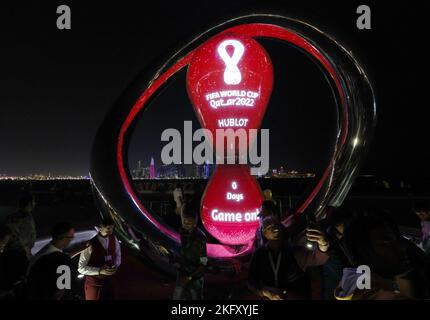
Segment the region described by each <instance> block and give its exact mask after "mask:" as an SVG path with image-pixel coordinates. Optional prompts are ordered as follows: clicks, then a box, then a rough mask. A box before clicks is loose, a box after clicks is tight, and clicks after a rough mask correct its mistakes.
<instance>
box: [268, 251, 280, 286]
mask: <svg viewBox="0 0 430 320" xmlns="http://www.w3.org/2000/svg"><path fill="white" fill-rule="evenodd" d="M281 257H282V252H281V251H280V252H279V254H278V259H277V261H276V267H275V263H274V262H273V257H272V252H271V251H270V250H269V259H270V266H271V267H272V270H273V274H274V276H275V287H276V288H277V287H278V272H279V267H280V265H281Z"/></svg>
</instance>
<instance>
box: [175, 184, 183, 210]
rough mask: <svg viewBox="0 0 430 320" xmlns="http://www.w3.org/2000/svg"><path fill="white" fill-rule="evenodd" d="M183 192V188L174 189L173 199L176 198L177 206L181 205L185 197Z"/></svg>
mask: <svg viewBox="0 0 430 320" xmlns="http://www.w3.org/2000/svg"><path fill="white" fill-rule="evenodd" d="M183 197H184V196H183V194H182V189H181V188H176V189H175V190H173V200H175V202H176V206H180V205H181V198H183Z"/></svg>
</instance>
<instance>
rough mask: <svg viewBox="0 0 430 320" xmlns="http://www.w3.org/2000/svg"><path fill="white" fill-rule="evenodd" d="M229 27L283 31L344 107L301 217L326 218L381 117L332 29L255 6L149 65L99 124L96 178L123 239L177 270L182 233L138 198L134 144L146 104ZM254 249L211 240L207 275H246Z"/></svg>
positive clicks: (255, 32)
mask: <svg viewBox="0 0 430 320" xmlns="http://www.w3.org/2000/svg"><path fill="white" fill-rule="evenodd" d="M224 32H230V33H235V34H240V35H245V36H249V37H253V38H256V39H257V40H258V39H261V38H264V39H277V40H281V41H282V42H285V43H288V44H289V45H292V46H294V47H296V48H297V49H299V50H301V51H302V52H303V53H304V54H306V55H307V56H308V57H309V58H310V59H312V60H313V61H314V62H315V63H316V64H317V65H318V66H319V67H320V70H321V71H322V72H323V73H324V74H325V77H326V79H327V81H328V82H329V84H330V86H331V88H332V92H333V95H334V97H335V101H336V106H337V114H338V117H337V135H336V141H335V143H334V145H333V146H331V147H332V149H333V153H332V156H331V158H330V161H329V162H328V163H327V165H326V169H325V171H324V173H323V174H322V175H321V176H320V177H318V179H317V182H316V184H315V185H314V186H313V188H312V190H311V191H310V192H309V193H308V194H306V195H305V197H304V198H303V201H301V202H300V203H299V204H298V205H297V206H296V208H295V210H294V213H295V217H296V218H299V217H300V216H303V215H304V214H307V213H308V212H312V213H313V214H315V215H316V216H317V218H321V217H323V215H324V210H323V209H324V208H325V207H326V206H328V205H330V206H339V205H340V204H341V203H342V201H343V200H344V198H345V196H346V195H347V193H348V191H349V189H350V187H351V185H352V183H353V181H354V178H355V177H356V176H357V174H358V171H359V168H360V163H361V161H362V159H363V157H364V155H365V154H366V151H367V149H368V145H369V142H370V140H371V138H372V136H373V132H374V128H375V125H376V100H375V95H374V90H373V88H372V85H371V83H370V81H369V79H368V77H367V75H366V73H365V71H364V70H363V68H362V66H361V65H360V63H359V62H358V61H357V59H355V58H354V56H353V55H352V53H351V52H350V51H349V50H347V49H346V48H344V47H343V46H342V45H341V44H340V43H339V42H338V41H336V39H334V38H333V37H331V36H329V35H327V34H326V33H324V32H323V31H321V30H319V29H317V28H316V27H314V26H312V25H310V24H309V23H306V22H304V21H300V20H296V19H291V18H287V17H283V16H276V15H266V14H253V15H247V16H242V17H238V18H235V19H232V20H229V21H226V22H224V23H222V24H219V25H217V26H215V27H213V28H211V29H209V30H208V31H206V32H204V33H202V34H200V35H199V36H198V37H196V38H195V39H194V40H192V41H191V42H189V43H188V44H187V45H185V46H184V47H183V48H181V49H179V50H177V51H175V52H174V53H173V54H172V55H171V56H170V57H169V58H168V59H166V60H165V62H164V63H162V64H161V66H157V67H156V68H154V67H153V66H152V67H151V68H149V69H146V70H145V71H143V72H142V73H141V74H140V75H139V76H138V77H137V79H135V81H134V82H133V83H132V84H131V85H130V86H129V87H128V88H127V89H126V90H125V92H124V93H123V94H122V95H121V97H120V98H119V99H118V100H117V101H116V103H115V104H114V106H113V107H112V109H111V110H110V111H109V113H108V114H107V116H106V118H105V119H104V121H103V123H102V125H101V126H100V128H99V130H98V132H97V135H96V138H95V140H94V144H93V149H92V155H91V167H90V179H91V185H92V188H93V193H94V195H95V198H96V203H97V206H98V208H99V209H100V212H101V215H103V216H110V217H112V218H113V219H114V221H115V222H116V226H117V228H116V230H117V233H118V235H119V236H120V238H121V239H122V242H123V243H126V244H127V245H128V246H129V247H130V248H132V249H133V251H134V252H136V253H137V254H138V255H139V256H140V257H141V258H142V259H143V260H145V261H146V262H147V263H149V264H150V265H152V266H153V267H155V268H157V269H159V270H162V271H164V272H166V273H167V274H169V275H173V274H175V272H176V267H175V266H174V265H173V264H172V261H174V259H175V257H176V256H177V255H178V254H179V250H180V241H179V235H178V233H177V231H175V230H172V229H171V228H170V227H168V226H166V225H164V224H163V223H161V222H160V221H159V220H158V219H157V218H156V217H155V216H154V215H152V214H151V212H150V211H149V210H147V208H145V207H144V206H143V204H142V203H141V201H140V200H139V199H138V197H137V192H136V191H135V189H134V186H133V185H132V182H131V181H132V179H131V175H130V170H129V168H128V161H127V150H128V144H129V141H130V137H131V136H132V133H133V126H134V124H135V123H136V120H137V119H138V118H139V116H141V115H142V112H143V111H144V110H145V107H146V106H147V105H149V104H150V103H151V101H152V100H153V99H154V98H155V97H156V96H157V94H159V92H160V91H161V89H162V88H163V87H164V86H165V84H166V83H167V82H168V81H169V79H171V77H172V76H174V75H175V74H176V73H177V72H179V71H180V70H183V69H184V68H186V67H187V65H188V64H189V62H190V60H191V58H192V57H193V53H194V52H195V50H196V49H197V48H198V47H199V46H200V45H202V44H203V43H205V41H207V40H208V39H210V38H211V37H213V36H215V35H218V34H220V33H224ZM280 45H282V44H280ZM184 90H185V84H184ZM269 107H270V105H269ZM142 116H144V115H142ZM252 251H253V248H252V246H242V247H240V248H236V247H235V248H233V247H229V246H225V245H219V244H208V257H209V261H210V266H211V267H210V268H209V270H208V274H209V276H210V277H212V278H211V279H214V281H218V282H219V281H222V280H221V279H224V280H225V279H227V280H226V281H227V282H228V281H231V279H240V274H239V275H238V273H237V268H236V266H237V262H238V261H239V262H241V263H243V262H246V261H249V258H250V256H251V253H252ZM232 275H235V276H234V277H232Z"/></svg>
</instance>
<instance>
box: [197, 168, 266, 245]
mask: <svg viewBox="0 0 430 320" xmlns="http://www.w3.org/2000/svg"><path fill="white" fill-rule="evenodd" d="M262 201H263V196H262V194H261V190H260V187H259V185H258V184H257V181H255V179H254V178H253V177H252V176H251V175H250V173H249V167H248V166H246V165H219V166H218V167H217V169H216V171H215V173H214V175H213V177H212V179H211V180H210V181H209V184H208V186H207V188H206V191H205V194H204V195H203V199H202V210H201V217H202V221H203V225H204V226H205V228H206V230H207V231H208V232H209V233H210V234H211V235H212V236H213V237H215V238H216V239H218V240H219V241H220V242H221V243H224V244H229V245H239V244H246V243H248V242H249V241H252V240H253V239H254V236H255V231H256V229H257V228H258V226H259V221H258V220H259V218H258V214H259V213H260V208H261V203H262Z"/></svg>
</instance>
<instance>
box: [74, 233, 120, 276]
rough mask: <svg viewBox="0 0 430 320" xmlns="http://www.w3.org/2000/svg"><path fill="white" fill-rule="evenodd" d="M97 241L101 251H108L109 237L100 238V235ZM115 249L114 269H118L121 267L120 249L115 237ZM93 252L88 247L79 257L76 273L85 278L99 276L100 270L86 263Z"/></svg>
mask: <svg viewBox="0 0 430 320" xmlns="http://www.w3.org/2000/svg"><path fill="white" fill-rule="evenodd" d="M96 237H97V240H98V241H99V242H100V244H101V245H102V247H103V249H105V250H106V252H107V251H108V248H109V237H102V236H101V235H100V234H97V236H96ZM115 242H116V248H115V255H116V259H115V267H117V268H118V267H119V266H120V265H121V247H120V245H119V241H118V239H117V238H116V237H115ZM92 252H93V250H92V247H91V246H89V247H88V248H86V249H85V250H84V251H82V252H81V255H80V257H79V264H78V271H79V273H81V274H84V275H86V276H97V275H99V271H100V268H97V267H92V266H89V265H88V261H90V258H91V253H92Z"/></svg>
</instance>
